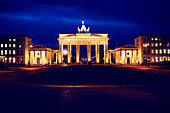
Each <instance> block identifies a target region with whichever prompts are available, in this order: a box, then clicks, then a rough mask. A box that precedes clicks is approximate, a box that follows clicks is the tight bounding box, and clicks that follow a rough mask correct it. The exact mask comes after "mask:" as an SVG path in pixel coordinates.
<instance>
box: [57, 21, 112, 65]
mask: <svg viewBox="0 0 170 113" xmlns="http://www.w3.org/2000/svg"><path fill="white" fill-rule="evenodd" d="M89 30H90V27H88V28H87V29H86V26H85V25H84V21H82V27H81V28H79V27H78V32H79V33H76V34H59V38H58V41H59V54H58V55H59V56H58V58H59V63H63V45H67V51H68V56H67V59H68V60H67V61H68V63H71V46H72V45H76V63H80V45H87V61H91V45H95V48H96V50H95V51H96V55H95V56H96V63H99V62H100V61H99V45H104V63H108V40H109V38H108V34H92V33H89Z"/></svg>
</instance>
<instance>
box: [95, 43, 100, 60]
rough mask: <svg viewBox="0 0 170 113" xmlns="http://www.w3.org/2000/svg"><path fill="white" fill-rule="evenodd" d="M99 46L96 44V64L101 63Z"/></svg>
mask: <svg viewBox="0 0 170 113" xmlns="http://www.w3.org/2000/svg"><path fill="white" fill-rule="evenodd" d="M99 59H100V58H99V44H96V63H99V62H100V60H99Z"/></svg>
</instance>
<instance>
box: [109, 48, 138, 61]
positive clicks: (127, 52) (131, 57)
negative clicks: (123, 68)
mask: <svg viewBox="0 0 170 113" xmlns="http://www.w3.org/2000/svg"><path fill="white" fill-rule="evenodd" d="M108 52H109V63H111V54H113V61H112V62H113V63H116V64H137V63H138V48H137V47H136V46H133V45H126V46H123V47H119V48H116V49H114V50H108Z"/></svg>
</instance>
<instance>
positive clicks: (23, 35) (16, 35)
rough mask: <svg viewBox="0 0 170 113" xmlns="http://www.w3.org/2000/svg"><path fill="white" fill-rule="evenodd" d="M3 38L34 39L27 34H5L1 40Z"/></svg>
mask: <svg viewBox="0 0 170 113" xmlns="http://www.w3.org/2000/svg"><path fill="white" fill-rule="evenodd" d="M1 37H28V38H31V39H32V37H30V36H28V35H25V34H5V35H0V38H1Z"/></svg>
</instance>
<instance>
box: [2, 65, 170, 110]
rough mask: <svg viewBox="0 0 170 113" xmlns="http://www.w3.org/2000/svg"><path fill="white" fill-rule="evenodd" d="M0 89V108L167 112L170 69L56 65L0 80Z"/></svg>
mask: <svg viewBox="0 0 170 113" xmlns="http://www.w3.org/2000/svg"><path fill="white" fill-rule="evenodd" d="M30 71H32V70H30ZM22 73H23V76H24V72H22ZM11 75H12V74H11ZM69 86H70V87H69ZM0 90H1V93H0V100H1V101H0V104H1V109H0V112H1V113H125V112H126V113H169V112H170V109H169V106H170V75H169V70H167V69H162V68H156V67H147V68H146V67H144V66H132V65H130V66H127V65H92V66H89V65H65V66H62V65H61V66H59V67H53V68H50V69H49V70H48V69H47V68H44V69H42V70H41V71H40V70H39V72H38V73H33V74H32V75H31V74H30V76H24V77H21V76H20V77H18V78H14V79H10V80H8V81H1V82H0Z"/></svg>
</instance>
